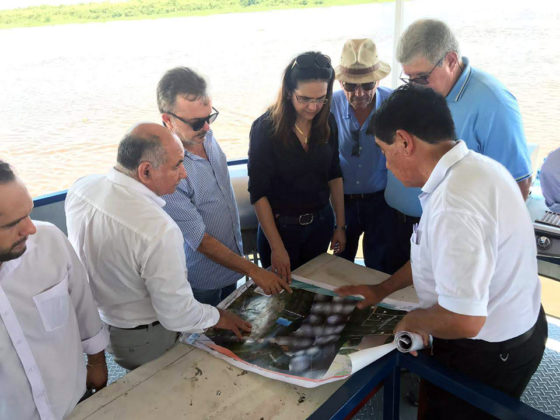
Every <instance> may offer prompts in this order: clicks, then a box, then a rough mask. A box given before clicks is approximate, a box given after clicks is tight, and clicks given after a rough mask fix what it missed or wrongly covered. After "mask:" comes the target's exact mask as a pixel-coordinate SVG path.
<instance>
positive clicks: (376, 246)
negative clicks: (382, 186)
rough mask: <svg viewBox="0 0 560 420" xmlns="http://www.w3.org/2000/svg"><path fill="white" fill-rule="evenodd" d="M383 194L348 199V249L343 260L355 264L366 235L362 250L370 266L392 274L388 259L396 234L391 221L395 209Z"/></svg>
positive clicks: (342, 253) (343, 255)
mask: <svg viewBox="0 0 560 420" xmlns="http://www.w3.org/2000/svg"><path fill="white" fill-rule="evenodd" d="M383 193H384V191H378V192H376V193H374V194H367V195H366V197H364V198H349V197H351V196H345V197H344V215H345V216H346V249H345V250H344V251H343V252H341V253H340V254H339V257H342V258H345V259H347V260H348V261H352V262H354V258H355V257H356V253H357V251H358V244H359V241H360V235H361V234H362V233H363V234H364V238H363V241H362V247H363V249H362V251H363V254H364V262H365V264H366V267H369V268H373V269H375V270H379V271H383V272H385V273H388V272H389V271H388V270H390V269H391V268H392V265H391V264H390V262H389V260H388V258H389V250H390V241H391V236H392V232H391V224H389V223H387V221H388V220H389V219H390V218H391V217H392V215H391V211H392V209H391V207H389V206H388V205H387V203H386V202H385V198H384V197H383ZM393 271H394V270H393Z"/></svg>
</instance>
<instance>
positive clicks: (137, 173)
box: [117, 123, 186, 195]
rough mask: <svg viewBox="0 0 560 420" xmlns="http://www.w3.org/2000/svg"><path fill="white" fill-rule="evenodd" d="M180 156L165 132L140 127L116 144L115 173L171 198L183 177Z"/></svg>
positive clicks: (156, 126)
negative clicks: (117, 147) (116, 171)
mask: <svg viewBox="0 0 560 420" xmlns="http://www.w3.org/2000/svg"><path fill="white" fill-rule="evenodd" d="M183 154H184V151H183V146H182V145H181V142H180V141H179V139H178V138H176V137H175V136H174V135H173V134H172V133H171V132H170V131H169V130H168V129H167V128H165V127H163V126H161V125H159V124H154V123H141V124H138V125H136V126H134V127H133V128H132V129H131V130H130V131H129V132H128V133H127V134H126V135H125V137H124V138H123V139H122V140H121V142H120V143H119V149H118V152H117V169H118V170H120V171H121V172H124V173H125V174H127V175H129V176H131V177H132V178H134V179H136V180H138V181H140V182H141V183H142V184H144V185H146V186H147V187H148V188H150V189H151V190H152V191H154V192H155V193H156V194H158V195H163V194H170V193H171V192H173V191H174V190H175V187H176V186H177V184H178V182H179V181H180V180H181V179H183V178H185V176H186V175H185V172H184V168H182V160H183ZM179 166H180V167H181V168H182V169H181V168H180V167H179ZM170 171H171V172H173V171H174V172H176V173H174V174H173V173H171V172H170ZM181 171H182V174H181V173H179V172H181ZM162 174H167V176H166V178H165V179H160V178H161V175H162Z"/></svg>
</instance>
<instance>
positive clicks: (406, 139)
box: [395, 129, 416, 156]
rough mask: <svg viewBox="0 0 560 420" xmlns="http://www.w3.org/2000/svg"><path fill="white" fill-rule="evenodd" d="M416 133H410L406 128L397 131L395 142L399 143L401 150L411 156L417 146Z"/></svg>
mask: <svg viewBox="0 0 560 420" xmlns="http://www.w3.org/2000/svg"><path fill="white" fill-rule="evenodd" d="M415 140H416V139H415V138H414V135H412V134H410V133H409V132H408V131H406V130H402V129H399V130H397V131H396V132H395V143H397V145H398V147H399V150H400V151H401V152H402V153H403V154H405V155H407V156H410V155H411V154H412V152H414V149H415V147H416V142H415Z"/></svg>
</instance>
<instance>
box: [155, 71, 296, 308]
mask: <svg viewBox="0 0 560 420" xmlns="http://www.w3.org/2000/svg"><path fill="white" fill-rule="evenodd" d="M157 101H158V108H159V111H160V113H161V115H162V120H163V123H164V125H165V126H166V127H167V128H169V129H170V130H171V131H172V132H173V133H174V134H175V135H176V136H177V137H178V138H179V139H180V140H181V142H182V143H183V146H184V148H185V159H184V161H183V164H184V166H185V169H186V171H187V178H186V179H184V180H182V181H181V183H180V184H179V186H178V187H177V190H176V191H175V192H174V193H173V194H171V195H168V196H165V201H166V203H167V204H166V206H165V207H164V209H165V211H167V213H168V214H169V215H170V216H171V217H172V218H173V220H175V222H176V223H177V224H178V225H179V227H180V228H181V231H182V232H183V238H184V240H185V242H184V249H185V254H186V259H187V269H188V272H189V282H190V283H191V286H192V289H193V294H194V296H195V298H196V299H197V300H198V301H199V302H202V303H207V304H210V305H217V304H218V303H219V302H220V301H222V300H223V299H224V298H225V297H227V296H228V295H229V294H230V293H231V292H233V291H234V290H235V288H236V283H237V280H239V279H240V278H241V277H242V276H243V275H248V276H250V277H251V278H252V279H253V280H254V281H255V283H256V284H257V285H258V286H260V287H261V288H262V289H263V290H264V292H265V293H268V294H270V293H279V292H280V291H281V290H282V289H286V290H288V291H290V292H291V290H290V287H289V286H288V284H287V283H285V282H284V281H283V280H282V279H281V278H279V277H278V276H276V275H275V274H273V273H271V272H268V271H266V270H263V269H262V268H260V267H258V266H256V265H255V264H253V263H251V262H250V261H248V260H247V259H245V258H243V256H242V255H243V246H242V242H241V229H240V225H239V212H238V210H237V204H236V202H235V196H234V194H233V189H232V186H231V181H230V177H229V172H228V168H227V160H226V156H225V154H224V152H223V151H222V149H221V148H220V146H219V144H218V142H217V141H216V139H215V137H214V134H213V133H212V131H211V130H210V124H211V123H212V122H213V121H214V120H215V119H216V117H217V116H218V111H217V110H216V109H215V108H214V107H213V106H212V100H211V99H210V97H209V96H208V94H207V92H206V81H205V80H204V79H203V78H202V77H200V76H199V75H198V74H196V73H195V72H194V71H192V70H191V69H189V68H187V67H177V68H174V69H171V70H169V71H168V72H167V73H165V75H164V76H163V78H162V79H161V80H160V82H159V83H158V87H157Z"/></svg>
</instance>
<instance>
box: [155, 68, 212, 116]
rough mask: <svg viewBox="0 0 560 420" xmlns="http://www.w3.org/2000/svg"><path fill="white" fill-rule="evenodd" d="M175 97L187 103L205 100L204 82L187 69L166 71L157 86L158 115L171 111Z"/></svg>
mask: <svg viewBox="0 0 560 420" xmlns="http://www.w3.org/2000/svg"><path fill="white" fill-rule="evenodd" d="M177 96H182V97H184V98H185V99H188V100H189V101H196V100H197V99H199V98H206V97H207V96H208V95H207V93H206V81H205V80H204V79H203V78H202V77H201V76H199V75H198V74H196V73H195V72H194V71H193V70H191V69H190V68H188V67H176V68H174V69H171V70H169V71H167V72H166V73H165V74H164V75H163V77H162V78H161V80H160V81H159V83H158V86H157V103H158V108H159V112H160V113H162V114H163V113H165V112H169V111H172V110H173V108H174V106H175V101H176V100H177Z"/></svg>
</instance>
